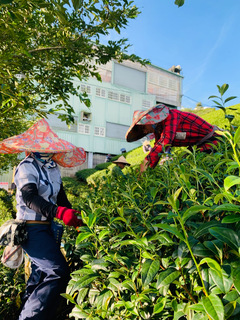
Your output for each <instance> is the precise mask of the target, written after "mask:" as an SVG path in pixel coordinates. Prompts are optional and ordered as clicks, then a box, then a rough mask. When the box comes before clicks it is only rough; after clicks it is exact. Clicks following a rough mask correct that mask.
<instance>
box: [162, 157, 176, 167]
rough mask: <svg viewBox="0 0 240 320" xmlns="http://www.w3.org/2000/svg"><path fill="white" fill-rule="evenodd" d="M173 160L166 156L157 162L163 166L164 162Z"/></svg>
mask: <svg viewBox="0 0 240 320" xmlns="http://www.w3.org/2000/svg"><path fill="white" fill-rule="evenodd" d="M172 159H173V158H169V157H168V156H166V157H165V158H162V159H161V160H160V162H159V165H160V166H162V165H163V164H164V162H165V161H168V160H169V161H171V160H172Z"/></svg>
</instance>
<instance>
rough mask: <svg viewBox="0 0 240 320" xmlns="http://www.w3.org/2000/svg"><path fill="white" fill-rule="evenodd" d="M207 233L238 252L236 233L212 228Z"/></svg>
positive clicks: (238, 241) (238, 242)
mask: <svg viewBox="0 0 240 320" xmlns="http://www.w3.org/2000/svg"><path fill="white" fill-rule="evenodd" d="M209 232H210V233H211V234H212V235H213V236H214V237H215V238H217V239H218V240H220V241H222V242H224V243H226V244H227V245H229V247H230V248H232V249H234V250H236V251H238V248H239V244H240V240H239V237H238V235H237V233H236V232H235V231H233V230H232V229H227V228H217V227H213V228H211V229H209Z"/></svg>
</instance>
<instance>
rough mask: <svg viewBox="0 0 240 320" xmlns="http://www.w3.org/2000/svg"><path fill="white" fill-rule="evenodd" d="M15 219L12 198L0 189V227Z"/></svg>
mask: <svg viewBox="0 0 240 320" xmlns="http://www.w3.org/2000/svg"><path fill="white" fill-rule="evenodd" d="M15 217H16V210H15V208H14V196H12V195H10V194H9V193H8V192H7V190H5V189H1V188H0V225H1V224H3V223H4V222H5V221H7V220H9V219H13V218H15Z"/></svg>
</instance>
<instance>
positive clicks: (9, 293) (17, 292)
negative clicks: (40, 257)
mask: <svg viewBox="0 0 240 320" xmlns="http://www.w3.org/2000/svg"><path fill="white" fill-rule="evenodd" d="M2 251H3V250H0V255H1V256H2ZM24 290H25V279H24V268H23V265H22V266H21V267H20V268H19V269H16V270H15V269H10V268H6V267H4V266H3V265H1V268H0V318H1V319H17V315H18V313H19V308H20V304H21V295H22V293H23V291H24Z"/></svg>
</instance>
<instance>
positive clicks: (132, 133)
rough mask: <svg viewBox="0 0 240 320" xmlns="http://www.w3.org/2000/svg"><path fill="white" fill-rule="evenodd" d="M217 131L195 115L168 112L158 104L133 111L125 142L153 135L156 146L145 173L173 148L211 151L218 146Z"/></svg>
mask: <svg viewBox="0 0 240 320" xmlns="http://www.w3.org/2000/svg"><path fill="white" fill-rule="evenodd" d="M216 130H221V129H219V128H218V127H217V126H213V125H211V124H210V123H208V122H207V121H205V120H203V119H202V118H200V117H199V116H197V115H195V114H193V113H190V112H183V111H179V110H177V109H169V108H168V107H166V106H165V105H163V104H159V105H156V106H154V107H152V108H150V109H148V110H146V111H135V112H134V115H133V122H132V125H131V126H130V128H129V129H128V131H127V133H126V140H127V141H128V142H132V141H136V140H138V139H141V138H143V137H144V136H146V135H148V134H154V137H155V144H154V147H153V148H152V149H151V150H150V152H149V154H148V155H147V156H146V158H145V159H144V161H143V163H142V164H141V166H140V170H141V171H145V170H146V169H147V167H148V166H149V167H151V168H154V167H155V166H156V165H157V163H158V162H159V160H160V157H161V154H162V153H164V152H166V153H169V150H170V147H171V146H178V147H183V146H187V147H191V146H194V145H197V146H198V148H199V150H200V151H201V152H209V151H211V150H212V145H217V144H218V136H219V135H218V134H217V133H216V132H215V131H216Z"/></svg>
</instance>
